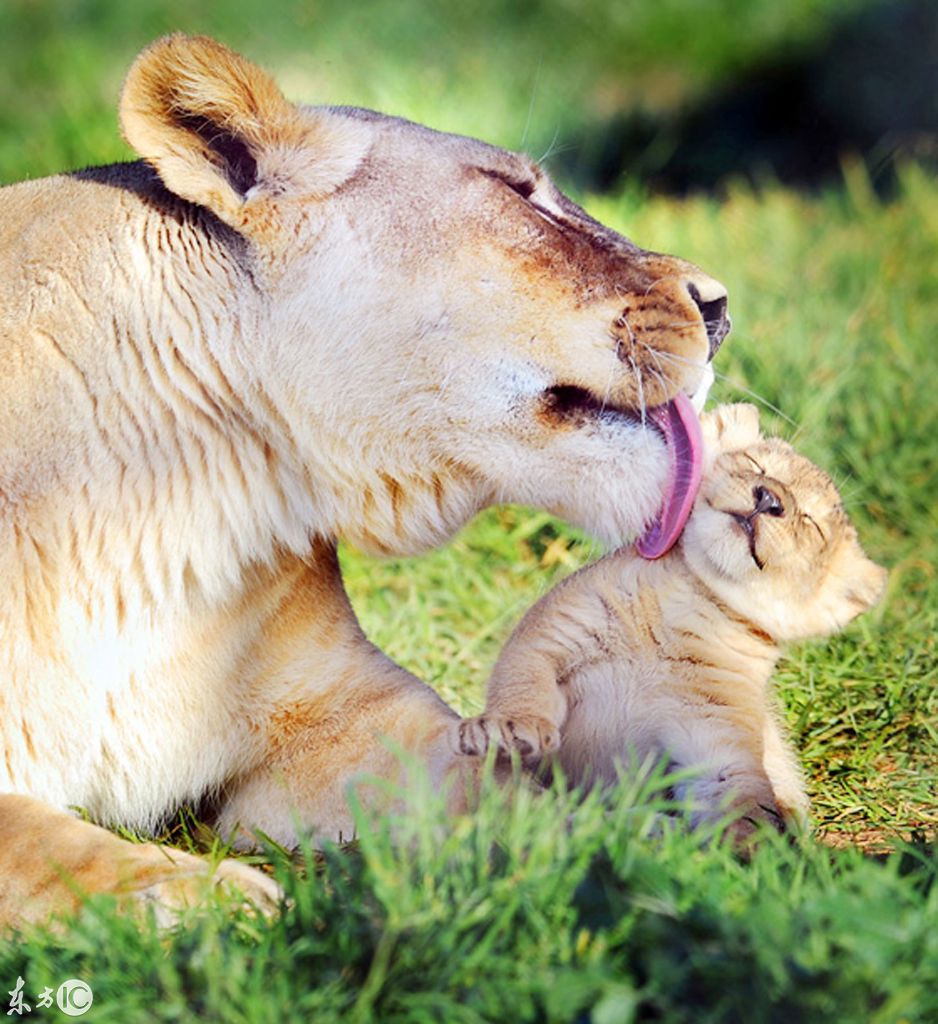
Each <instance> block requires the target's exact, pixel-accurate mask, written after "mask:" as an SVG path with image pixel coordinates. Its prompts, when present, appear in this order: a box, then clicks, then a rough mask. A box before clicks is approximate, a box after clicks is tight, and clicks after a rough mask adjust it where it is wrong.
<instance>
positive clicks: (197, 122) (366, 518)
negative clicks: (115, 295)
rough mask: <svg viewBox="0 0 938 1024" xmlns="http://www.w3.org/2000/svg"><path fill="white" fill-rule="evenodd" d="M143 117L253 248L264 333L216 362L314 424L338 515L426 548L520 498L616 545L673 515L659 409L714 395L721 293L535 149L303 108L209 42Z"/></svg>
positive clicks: (169, 158)
mask: <svg viewBox="0 0 938 1024" xmlns="http://www.w3.org/2000/svg"><path fill="white" fill-rule="evenodd" d="M121 118H122V124H123V128H124V132H125V134H126V136H127V138H128V140H129V141H130V143H131V144H132V145H133V146H134V147H135V148H136V149H137V151H138V152H139V153H140V155H141V156H142V157H143V158H144V159H145V160H146V161H147V162H148V163H149V164H150V165H151V166H152V167H153V168H154V169H155V171H156V172H157V174H158V175H159V177H160V179H161V180H162V183H163V185H164V186H165V188H166V189H168V190H169V191H170V192H172V193H174V194H175V195H176V196H178V197H179V198H180V199H182V200H185V201H186V203H188V204H192V206H193V208H195V209H199V210H201V211H203V220H204V212H205V211H207V212H208V213H209V214H210V215H211V216H213V217H214V218H216V219H217V220H218V221H221V222H223V223H224V224H225V225H227V227H228V228H229V229H231V230H232V231H233V233H234V237H235V238H237V239H239V242H238V245H237V246H235V245H231V246H230V247H229V248H230V254H229V255H230V258H231V259H234V260H237V261H239V262H240V264H242V265H243V267H244V268H245V271H246V273H247V275H248V277H249V280H250V285H251V288H255V289H257V298H256V310H255V314H256V315H253V316H252V321H251V328H250V336H239V335H238V334H237V332H233V333H232V334H231V337H230V343H229V346H228V348H227V349H224V348H223V350H222V351H221V352H220V353H216V358H218V359H219V360H221V361H222V362H223V368H224V370H225V372H226V374H228V375H229V376H228V379H229V380H232V381H237V380H240V381H241V382H242V383H241V389H242V394H243V395H244V396H246V397H245V401H246V402H250V401H251V400H252V396H253V395H256V394H263V397H264V402H265V403H266V407H272V408H273V409H274V411H275V413H276V417H274V418H268V420H267V421H266V427H265V429H268V430H270V431H271V432H272V433H274V434H275V433H276V430H277V429H279V428H277V427H276V424H289V434H290V437H289V444H290V445H291V446H292V447H293V449H295V452H296V454H297V457H298V459H299V460H300V461H301V462H302V464H303V467H304V474H305V476H306V478H307V479H309V480H313V481H315V482H316V485H317V498H316V500H317V501H320V507H319V509H318V511H317V517H318V518H317V521H318V522H319V523H322V522H323V520H324V519H328V518H329V517H331V520H332V529H334V531H335V532H338V533H343V534H345V535H346V536H349V537H351V538H352V539H353V540H355V541H356V542H357V543H359V544H360V545H362V546H364V547H366V548H369V549H373V550H378V551H395V552H403V551H413V550H419V549H421V548H424V547H426V546H428V545H429V544H432V543H436V542H438V541H440V540H443V539H445V538H446V537H447V536H449V535H450V534H451V533H452V532H453V531H454V530H455V529H456V528H458V527H459V526H460V525H461V524H462V523H463V522H464V521H465V520H466V519H467V518H468V517H469V516H470V515H472V514H473V513H474V512H475V511H477V510H478V509H479V508H480V507H482V506H483V505H485V504H489V503H491V502H495V501H515V502H524V503H530V504H534V505H538V506H541V507H543V508H546V509H548V510H550V511H552V512H554V513H556V514H558V515H561V516H563V517H565V518H567V519H570V520H572V521H574V522H577V523H579V524H581V525H583V526H585V527H587V528H588V529H591V530H593V531H594V532H597V533H599V534H602V535H604V536H606V537H607V538H609V539H610V540H612V541H614V542H622V541H623V540H625V539H628V538H629V537H630V536H632V535H633V534H634V533H635V532H636V531H637V530H638V529H639V528H640V527H641V526H642V524H643V523H644V522H646V521H647V520H648V519H649V518H650V517H651V516H652V515H653V513H655V512H656V510H657V509H658V506H659V505H660V503H661V500H662V495H663V494H665V493H666V488H667V484H668V477H669V473H670V472H671V471H672V470H671V468H669V467H671V466H672V464H673V460H671V459H669V457H668V452H667V451H666V441H665V439H664V437H663V435H662V434H661V432H659V431H657V430H655V429H653V428H652V429H646V417H645V415H644V413H645V411H646V410H647V409H649V408H653V407H658V406H661V405H663V404H665V403H667V402H669V401H671V400H672V399H673V398H674V396H675V395H677V394H678V393H679V392H683V393H686V394H688V395H692V394H694V393H695V392H701V391H705V390H706V387H707V386H708V385H709V382H710V380H711V379H712V374H711V371H710V368H709V365H708V363H709V360H710V359H711V358H712V356H713V355H714V353H715V352H716V350H717V348H718V347H719V345H720V343H721V342H722V340H723V338H724V336H725V334H726V333H727V331H728V330H729V318H728V316H727V314H726V291H725V289H724V288H723V286H722V285H720V284H719V283H718V282H717V281H714V280H713V279H711V278H710V277H708V276H706V275H705V274H703V273H702V272H701V271H700V270H698V269H697V268H696V267H694V266H692V265H691V264H689V263H687V262H685V261H684V260H681V259H678V258H675V257H671V256H664V255H661V254H658V253H653V252H648V251H645V250H643V249H640V248H639V247H638V246H636V245H634V244H633V243H632V242H630V241H629V240H627V239H626V238H624V237H622V236H621V235H618V234H616V233H615V232H613V231H611V230H609V229H608V228H605V227H603V226H602V225H601V224H599V223H597V222H596V221H595V220H593V219H592V218H591V217H589V216H588V215H587V214H586V213H585V212H584V211H583V210H582V209H580V207H579V206H577V205H576V204H575V203H573V202H571V201H570V200H569V199H568V198H567V197H566V196H565V195H563V194H562V193H561V192H560V191H559V190H558V189H557V188H556V187H555V185H554V184H553V183H552V182H551V180H550V178H549V177H548V176H547V174H546V173H545V172H544V170H543V169H542V168H541V167H539V166H538V165H537V164H536V163H534V162H533V161H532V160H530V159H529V158H527V157H525V156H522V155H519V154H517V153H511V152H507V151H505V150H501V149H497V148H495V147H493V146H489V145H486V144H484V143H482V142H477V141H475V140H472V139H466V138H461V137H456V136H452V135H445V134H441V133H438V132H434V131H431V130H429V129H427V128H423V127H421V126H419V125H415V124H411V123H409V122H406V121H403V120H400V119H397V118H392V117H385V116H382V115H380V114H375V113H373V112H370V111H363V110H357V109H350V108H340V107H328V108H325V107H309V106H303V105H296V104H293V103H290V102H288V101H287V100H286V99H285V98H284V97H283V96H282V95H281V93H280V91H279V90H278V89H277V87H276V85H275V84H274V83H273V81H272V80H271V79H270V78H269V77H268V76H267V75H266V74H265V73H264V72H263V71H261V70H260V69H259V68H257V67H256V66H254V65H253V64H251V63H250V62H248V61H246V60H245V59H244V58H242V57H240V56H238V55H237V54H234V53H232V52H231V51H229V50H227V49H225V48H224V47H222V46H220V45H219V44H218V43H215V42H213V41H212V40H209V39H205V38H190V37H184V36H171V37H168V38H166V39H162V40H160V41H158V42H156V43H155V44H153V45H152V46H151V47H149V48H148V49H147V50H145V51H144V52H143V53H142V54H141V55H140V56H139V57H138V59H137V61H136V63H135V64H134V66H133V67H132V69H131V71H130V73H129V75H128V78H127V82H126V84H125V88H124V94H123V98H122V103H121ZM252 411H253V412H254V413H255V414H256V415H257V417H258V418H262V417H263V414H264V413H263V410H261V409H259V408H258V409H253V410H252ZM281 433H283V432H282V431H281ZM283 443H284V444H286V443H287V441H286V440H284V441H283ZM326 494H328V500H327V499H326V498H325V497H323V495H326Z"/></svg>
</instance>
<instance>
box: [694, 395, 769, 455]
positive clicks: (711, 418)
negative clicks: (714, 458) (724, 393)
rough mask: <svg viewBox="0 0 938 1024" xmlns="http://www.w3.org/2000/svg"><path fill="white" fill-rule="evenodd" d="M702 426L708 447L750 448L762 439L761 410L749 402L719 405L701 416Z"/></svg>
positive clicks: (727, 448) (722, 448)
mask: <svg viewBox="0 0 938 1024" xmlns="http://www.w3.org/2000/svg"><path fill="white" fill-rule="evenodd" d="M700 428H701V430H702V432H703V437H704V442H705V444H706V445H707V447H708V448H710V449H713V450H715V451H717V452H733V451H738V450H739V449H740V448H748V447H749V446H750V445H753V444H756V443H757V442H758V441H760V440H761V439H762V433H761V431H760V430H759V410H758V409H757V408H756V407H755V406H754V405H750V404H749V403H748V402H737V403H736V404H735V405H718V406H717V407H716V408H715V409H711V410H710V411H709V412H705V413H704V414H703V415H702V416H701V417H700Z"/></svg>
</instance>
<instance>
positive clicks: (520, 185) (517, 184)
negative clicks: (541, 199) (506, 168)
mask: <svg viewBox="0 0 938 1024" xmlns="http://www.w3.org/2000/svg"><path fill="white" fill-rule="evenodd" d="M479 170H480V171H481V172H482V173H483V174H484V175H485V176H486V177H487V178H494V179H495V181H500V182H501V183H502V184H503V185H507V186H508V187H509V188H510V189H511V191H512V192H515V193H517V194H518V195H519V196H521V198H522V199H530V198H531V196H532V195H534V193H535V191H536V190H537V182H536V181H531V180H530V179H528V178H509V177H508V176H507V175H505V174H502V173H501V172H499V171H490V170H488V169H486V168H484V167H480V168H479Z"/></svg>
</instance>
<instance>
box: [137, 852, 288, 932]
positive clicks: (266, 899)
mask: <svg viewBox="0 0 938 1024" xmlns="http://www.w3.org/2000/svg"><path fill="white" fill-rule="evenodd" d="M172 854H173V856H172V857H171V858H170V859H172V860H174V861H176V864H177V866H178V870H175V871H172V872H171V873H169V874H167V875H166V876H165V877H163V878H160V879H158V880H156V881H152V882H149V884H144V885H141V886H140V887H135V886H132V887H131V889H130V891H129V892H127V893H126V894H125V898H128V897H129V898H130V899H131V900H132V901H134V902H136V903H138V904H142V905H144V906H149V907H152V908H153V910H154V913H155V916H156V920H157V923H158V924H159V925H160V926H161V927H168V926H171V925H173V924H174V923H175V922H176V920H177V918H178V916H179V914H181V913H182V912H184V911H186V910H188V909H190V908H192V907H197V906H198V905H199V904H201V903H204V901H205V899H206V897H207V896H208V895H209V894H210V893H211V892H212V890H215V889H218V890H221V891H222V892H223V893H224V895H225V897H226V898H238V899H240V900H241V901H242V904H243V906H244V907H245V908H247V909H249V910H251V911H253V912H256V913H259V914H262V915H263V916H264V917H272V916H273V915H274V914H276V913H277V912H278V910H279V908H280V906H281V905H282V903H283V890H282V889H281V888H280V886H279V885H278V884H277V883H276V882H275V881H274V880H273V879H272V878H270V877H269V876H268V875H265V874H264V873H263V872H262V871H258V870H257V869H256V868H252V867H249V866H248V865H247V864H242V863H240V862H238V861H236V860H223V861H222V862H221V863H220V864H219V865H218V866H217V867H216V868H215V870H214V871H212V870H211V866H210V865H209V864H208V863H206V862H205V861H202V860H201V859H199V858H195V857H189V856H188V855H184V856H185V860H184V861H182V862H179V861H177V860H176V857H177V856H178V853H177V851H172Z"/></svg>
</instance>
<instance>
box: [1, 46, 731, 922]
mask: <svg viewBox="0 0 938 1024" xmlns="http://www.w3.org/2000/svg"><path fill="white" fill-rule="evenodd" d="M120 116H121V124H122V127H123V130H124V134H125V135H126V138H127V139H128V141H129V142H130V144H131V145H132V146H133V147H134V148H135V149H136V151H137V152H138V153H139V154H140V156H141V157H142V158H143V159H142V160H140V161H138V162H136V163H129V164H123V165H117V166H112V167H99V168H94V169H91V170H86V171H82V172H79V173H74V174H68V175H62V176H58V177H54V178H49V179H46V180H40V181H30V182H24V183H22V184H18V185H13V186H10V187H8V188H4V189H3V190H2V191H0V360H2V367H3V372H2V378H0V670H2V673H3V675H2V700H3V705H2V711H3V714H2V718H0V736H2V746H3V754H2V757H0V789H2V790H3V791H4V792H5V793H6V794H8V795H4V796H0V856H2V858H3V872H2V875H0V920H2V921H3V922H5V923H7V924H10V923H16V922H20V921H23V920H27V919H34V918H37V917H40V916H42V915H44V914H46V913H48V912H49V910H51V909H55V908H59V907H67V906H69V905H71V902H72V900H73V899H74V893H75V892H76V889H77V890H85V891H88V890H90V891H97V890H114V891H117V892H120V893H123V894H126V895H128V896H129V897H131V898H135V897H140V898H146V899H148V900H152V901H155V902H157V903H159V904H164V905H167V906H173V905H175V904H178V903H180V902H185V901H186V900H187V899H188V898H189V896H190V894H191V891H192V889H193V887H194V885H195V884H196V882H197V880H198V879H199V878H200V877H201V876H203V875H205V874H206V872H207V868H206V867H205V866H204V865H203V864H202V862H201V861H199V860H197V859H196V858H194V857H188V856H186V855H184V854H179V853H176V852H172V853H171V854H168V853H167V852H166V851H164V850H161V849H159V848H157V847H155V846H148V845H132V844H130V843H126V842H124V841H122V840H120V839H118V838H116V837H115V836H113V835H111V834H110V833H107V832H105V831H103V830H102V829H100V828H98V827H96V826H94V825H91V824H87V823H85V822H83V821H79V820H77V819H75V818H73V817H71V816H70V815H68V814H67V813H65V810H66V809H67V808H69V807H73V806H78V807H82V808H85V809H86V810H87V811H88V812H89V813H90V815H91V816H92V817H93V818H94V819H95V820H97V821H99V822H102V823H104V824H108V823H122V824H124V825H128V826H133V827H135V828H138V829H148V828H150V827H152V826H153V825H154V824H156V823H157V822H158V821H159V820H160V819H161V818H162V817H163V816H165V815H166V814H167V812H170V811H171V810H172V809H173V808H174V807H176V806H177V805H179V804H180V803H181V802H183V801H188V800H196V799H199V798H201V797H204V796H206V795H209V794H211V795H214V797H215V802H216V804H217V806H218V808H219V815H218V825H219V827H220V828H221V829H222V830H223V831H225V832H228V833H234V834H236V835H238V836H239V837H240V841H241V842H242V843H248V842H250V841H251V838H250V837H251V836H252V834H253V831H254V830H255V829H261V830H263V831H264V832H266V833H267V834H268V835H270V836H272V837H273V838H275V839H277V840H279V841H281V842H282V843H286V844H293V843H295V842H296V828H297V827H300V828H301V829H304V830H307V829H308V830H311V831H313V832H315V833H317V834H319V835H322V836H336V835H339V834H345V835H348V834H349V832H350V830H351V820H350V816H349V812H348V809H347V807H346V801H345V789H346V786H347V783H348V781H349V780H350V779H351V778H352V777H353V776H354V775H355V773H356V772H359V771H362V770H366V771H368V772H371V773H379V774H380V773H384V774H387V775H391V774H392V773H394V772H395V771H396V765H397V763H398V762H397V761H396V760H395V758H394V757H393V756H392V754H391V753H390V752H389V750H388V749H386V747H385V746H384V745H383V743H382V742H381V740H380V737H382V736H387V737H390V738H391V739H392V740H393V741H394V742H395V743H396V744H397V745H398V746H399V747H402V748H404V749H406V750H410V751H413V752H414V753H415V754H416V755H417V756H418V757H420V758H422V759H423V760H424V761H425V762H426V763H427V764H428V765H429V768H430V771H431V773H432V776H433V778H434V779H435V780H437V781H442V779H443V777H444V776H445V775H447V773H449V772H451V771H453V770H454V768H453V765H454V762H455V761H457V760H458V758H456V757H455V755H454V753H453V752H451V750H450V746H449V742H448V739H447V737H448V734H449V732H450V726H451V724H452V722H453V720H454V718H455V717H456V716H455V715H454V713H453V712H452V711H450V710H449V709H448V708H447V707H446V706H445V705H444V704H443V702H442V701H441V700H440V699H439V698H438V697H437V696H436V695H435V694H434V693H433V692H432V691H431V690H430V689H429V688H427V687H426V686H424V685H423V684H421V683H420V682H418V681H417V680H416V679H414V678H413V677H412V676H411V675H409V674H408V673H407V672H405V671H404V670H403V669H401V668H400V667H398V666H397V665H394V664H393V663H391V662H390V661H389V660H388V659H387V658H386V657H384V656H383V655H382V654H381V652H380V651H378V650H376V649H375V648H374V647H373V646H372V645H371V644H369V643H368V641H367V640H366V639H365V637H364V636H363V634H362V632H361V630H360V628H359V626H358V624H357V622H356V619H355V616H354V614H353V612H352V609H351V607H350V605H349V602H348V599H347V598H346V595H345V593H344V590H343V587H342V580H341V578H340V575H339V571H338V567H337V563H336V553H335V546H336V540H337V538H339V537H345V538H348V539H349V540H350V541H352V542H353V543H354V544H356V545H358V546H360V547H361V548H364V549H366V550H368V551H371V552H378V553H382V554H387V553H405V552H408V553H409V552H416V551H421V550H423V549H425V548H428V547H430V546H431V545H434V544H438V543H440V542H441V541H444V540H445V539H446V538H448V537H449V536H451V535H452V534H453V532H454V531H455V530H457V529H458V528H459V527H460V526H462V525H463V524H464V523H465V522H466V521H467V520H468V519H469V518H470V517H471V516H472V515H473V514H475V513H476V512H477V511H478V510H479V509H481V508H483V507H484V506H486V505H489V504H491V503H493V502H499V501H517V502H528V503H532V504H536V505H539V506H542V507H544V508H546V509H549V510H550V511H552V512H554V513H556V514H558V515H560V516H563V517H565V518H567V519H569V520H572V521H574V522H577V523H580V524H583V525H584V526H585V527H587V528H588V529H590V530H592V531H594V532H596V533H599V534H602V535H604V536H606V537H607V538H610V539H611V540H613V541H622V540H624V539H626V538H629V537H631V536H633V535H634V534H635V533H636V532H637V531H638V530H640V529H641V528H642V526H643V524H645V523H647V522H648V521H649V520H650V519H651V518H652V517H653V516H654V515H655V513H656V511H657V510H658V506H659V505H660V504H661V502H662V495H663V494H665V493H666V492H667V493H672V492H673V490H674V488H673V486H672V484H673V480H674V477H675V473H676V472H677V469H679V467H676V465H675V461H676V460H675V458H674V453H673V452H671V451H669V448H668V445H667V443H666V441H665V436H666V435H665V434H664V433H662V432H660V431H659V430H657V429H654V428H652V427H651V426H650V425H646V423H645V417H644V412H645V410H646V409H649V410H651V411H652V412H654V411H655V407H662V406H664V404H665V403H668V402H669V401H670V400H672V399H673V398H674V397H675V395H678V394H679V393H688V394H690V393H693V392H695V391H697V390H698V389H700V388H702V387H705V386H706V384H707V383H708V379H709V373H710V371H709V367H708V360H709V358H710V357H711V356H712V355H713V353H714V351H715V350H716V348H717V346H718V345H719V344H720V342H721V341H722V339H723V336H724V335H725V333H726V331H727V330H728V327H729V320H728V318H727V316H726V293H725V290H724V288H723V287H722V286H721V285H720V284H718V283H717V282H716V281H714V280H712V279H711V278H709V277H707V276H705V275H704V274H702V273H701V272H700V271H699V270H697V269H696V268H695V267H693V266H691V265H689V264H688V263H686V262H684V261H682V260H679V259H675V258H673V257H670V256H662V255H658V254H654V253H649V252H645V251H643V250H641V249H639V248H637V247H636V246H635V245H633V244H632V243H631V242H629V241H627V240H626V239H625V238H622V237H620V236H619V235H617V234H615V233H614V232H612V231H610V230H608V229H606V228H604V227H602V226H601V225H600V224H598V223H596V222H595V221H594V220H592V219H591V218H590V217H588V216H587V215H586V214H585V213H584V212H583V211H582V210H581V209H580V208H579V207H578V206H576V205H574V204H573V203H572V202H571V201H570V200H569V199H567V198H566V197H565V196H563V195H562V194H561V193H560V192H558V191H557V189H556V188H555V187H554V186H553V185H552V184H551V182H550V180H549V179H548V178H547V176H546V175H545V174H544V172H543V171H542V170H541V169H540V168H539V167H538V166H537V165H536V164H534V163H532V162H531V161H530V160H529V159H527V158H526V157H523V156H519V155H517V154H513V153H508V152H504V151H502V150H500V149H496V148H493V147H492V146H488V145H485V144H483V143H481V142H476V141H473V140H470V139H465V138H457V137H454V136H449V135H443V134H439V133H437V132H433V131H430V130H429V129H427V128H423V127H420V126H418V125H415V124H411V123H408V122H406V121H402V120H399V119H396V118H391V117H384V116H382V115H379V114H375V113H372V112H370V111H364V110H356V109H346V108H317V107H307V106H300V105H294V104H292V103H289V102H287V101H286V100H285V99H284V98H283V96H282V95H281V93H280V92H279V91H278V89H277V87H276V86H275V84H274V82H273V81H272V80H271V79H270V78H269V77H268V76H267V75H266V74H265V73H264V72H263V71H261V70H260V69H259V68H257V67H256V66H254V65H253V64H251V63H249V62H248V61H246V60H245V59H243V58H242V57H240V56H238V55H237V54H235V53H232V52H230V51H229V50H227V49H226V48H224V47H223V46H221V45H219V44H218V43H215V42H213V41H212V40H210V39H205V38H188V37H184V36H179V35H176V36H171V37H168V38H165V39H162V40H160V41H158V42H156V43H155V44H153V45H152V46H151V47H149V48H148V49H147V50H145V51H144V52H143V53H142V54H141V55H140V56H139V57H138V59H137V61H136V63H135V64H134V65H133V66H132V68H131V70H130V73H129V75H128V77H127V81H126V83H125V86H124V91H123V95H122V99H121V105H120ZM650 422H651V421H650V420H649V424H650ZM463 761H465V759H463ZM456 789H458V787H456ZM217 877H220V878H221V879H223V880H227V881H232V882H234V883H236V884H237V885H239V886H240V887H241V888H242V889H244V890H246V892H247V895H248V896H250V897H251V898H253V899H255V900H264V899H275V898H276V890H275V889H274V887H273V886H272V884H271V883H270V882H269V881H268V880H266V879H265V878H264V877H262V876H261V875H260V874H258V873H255V872H253V871H251V870H250V869H247V868H244V867H242V866H239V865H237V864H231V863H224V864H222V866H221V867H220V869H219V872H218V876H217Z"/></svg>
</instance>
